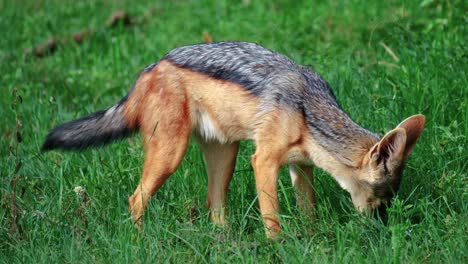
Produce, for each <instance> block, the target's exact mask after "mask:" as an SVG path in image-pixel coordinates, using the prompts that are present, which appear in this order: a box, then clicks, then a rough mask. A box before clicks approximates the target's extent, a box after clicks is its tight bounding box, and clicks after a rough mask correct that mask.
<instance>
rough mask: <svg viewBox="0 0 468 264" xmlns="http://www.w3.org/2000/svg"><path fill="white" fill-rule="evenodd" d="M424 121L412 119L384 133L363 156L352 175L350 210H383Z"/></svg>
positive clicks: (393, 191) (416, 116) (381, 211)
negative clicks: (353, 180)
mask: <svg viewBox="0 0 468 264" xmlns="http://www.w3.org/2000/svg"><path fill="white" fill-rule="evenodd" d="M424 123H425V117H424V116H423V115H414V116H411V117H409V118H407V119H406V120H404V121H403V122H401V123H400V124H399V125H398V126H397V127H396V128H395V129H393V130H391V131H390V132H388V133H387V134H386V135H385V136H384V137H383V138H382V139H381V140H380V141H379V142H377V143H376V144H375V145H374V146H373V147H372V148H371V149H370V150H369V152H367V153H366V154H365V156H364V157H363V160H362V163H361V164H362V165H361V166H360V168H359V169H358V170H357V175H355V176H356V177H355V178H356V179H357V182H356V183H355V188H353V190H351V198H352V200H353V204H354V206H355V207H356V208H357V209H358V210H359V211H372V210H375V209H377V210H379V213H380V214H385V211H386V210H385V209H386V207H387V206H388V204H389V203H390V200H391V199H392V197H393V196H394V194H395V193H396V191H397V190H398V187H399V185H400V180H401V173H402V169H403V164H404V162H405V160H406V159H407V158H408V156H409V154H410V153H411V151H412V150H413V148H414V146H415V145H416V142H417V141H418V139H419V136H420V134H421V132H422V130H423V128H424Z"/></svg>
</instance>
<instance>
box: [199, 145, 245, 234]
mask: <svg viewBox="0 0 468 264" xmlns="http://www.w3.org/2000/svg"><path fill="white" fill-rule="evenodd" d="M199 144H200V147H201V149H202V152H203V155H204V157H205V163H206V168H207V173H208V195H207V198H206V204H205V206H206V207H207V208H209V209H210V218H211V220H212V221H213V222H214V223H215V224H216V225H219V226H225V224H226V212H225V211H226V195H227V192H228V187H229V182H230V181H231V178H232V174H233V173H234V168H235V165H236V157H237V152H238V150H239V142H234V143H225V144H221V143H219V142H216V141H209V142H206V141H202V140H199Z"/></svg>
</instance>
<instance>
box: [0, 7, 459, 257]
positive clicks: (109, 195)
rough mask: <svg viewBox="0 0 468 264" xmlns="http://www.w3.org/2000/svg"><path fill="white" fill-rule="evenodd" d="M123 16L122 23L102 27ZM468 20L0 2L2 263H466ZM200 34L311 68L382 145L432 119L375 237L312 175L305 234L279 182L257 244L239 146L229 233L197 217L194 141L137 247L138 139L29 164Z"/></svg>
mask: <svg viewBox="0 0 468 264" xmlns="http://www.w3.org/2000/svg"><path fill="white" fill-rule="evenodd" d="M118 10H124V11H125V12H126V13H127V14H128V15H129V17H130V22H131V23H129V24H128V25H127V24H125V23H123V22H119V23H117V25H116V26H109V25H108V19H109V17H110V16H111V15H112V14H113V13H114V12H115V11H118ZM466 10H467V9H466V3H465V2H464V1H448V0H447V1H442V0H440V1H437V0H420V1H419V0H414V1H399V0H394V1H357V0H348V1H345V0H333V1H248V0H244V1H156V2H150V1H148V2H144V1H138V2H135V1H1V0H0V32H1V33H2V37H1V38H0V61H1V62H2V63H0V84H1V90H0V91H1V93H0V116H1V118H2V119H1V121H2V122H0V131H1V135H0V136H1V142H0V154H1V155H0V157H1V159H2V160H1V163H0V172H1V175H2V177H1V179H0V222H1V226H0V262H2V263H18V262H21V263H24V262H26V263H29V262H39V263H41V262H50V261H52V262H98V263H110V262H119V263H121V262H130V261H132V262H137V263H146V262H157V263H159V262H180V261H190V262H196V263H199V262H202V263H203V262H262V263H263V262H270V263H271V262H273V263H276V262H286V263H304V262H320V263H322V262H340V263H341V262H377V261H378V262H381V263H400V262H409V263H420V262H423V263H424V262H436V263H437V262H440V263H466V262H467V260H468V256H467V251H468V250H467V247H466V245H467V216H468V215H467V210H466V209H467V208H466V207H467V202H466V201H467V169H468V168H467V161H468V154H467V150H466V141H467V131H468V130H467V128H468V123H467V120H468V111H467V109H468V93H467V91H468V87H467V78H466V72H467V46H466V43H467V36H468V34H467V33H468V32H467V30H466V25H467V22H468V21H467V20H468V17H467V11H466ZM77 32H85V34H84V36H85V37H84V39H83V41H82V42H81V43H76V42H75V41H74V40H73V35H74V34H75V33H77ZM86 32H89V36H87V37H86ZM209 37H211V38H213V40H214V41H221V40H242V41H251V42H256V43H259V44H261V45H263V46H265V47H268V48H270V49H273V50H276V51H278V52H280V53H283V54H285V55H287V56H289V57H291V58H292V59H293V60H295V61H296V62H298V63H302V64H305V65H309V66H310V67H312V68H314V69H315V70H316V71H318V72H319V73H320V74H321V75H322V76H323V77H324V78H325V79H326V80H328V81H329V82H330V84H331V86H332V87H333V89H334V91H335V94H336V95H337V97H338V100H339V102H340V104H341V105H342V107H343V108H344V109H345V110H346V111H347V112H348V113H350V115H351V116H352V117H353V118H354V119H355V120H356V121H357V122H358V123H360V124H362V125H363V126H365V127H368V128H369V129H371V130H373V131H375V132H377V133H380V134H383V133H385V132H386V131H388V130H389V129H392V128H393V127H394V126H395V125H397V124H398V123H399V122H400V121H401V120H403V119H404V118H406V117H408V116H410V115H412V114H415V113H423V114H425V115H426V117H427V125H426V128H425V131H424V133H423V135H422V138H421V139H420V142H419V143H418V145H417V147H416V149H415V151H414V152H413V154H412V156H411V158H410V160H409V161H408V163H407V165H406V169H405V173H404V178H403V182H402V185H401V189H400V191H399V193H398V196H397V197H396V198H395V201H394V203H393V205H392V208H391V209H390V218H389V222H388V223H387V224H386V225H384V224H383V223H381V222H380V221H377V220H374V219H369V218H367V217H364V216H362V215H359V214H357V213H356V212H355V210H354V209H353V208H352V204H351V201H350V198H349V195H348V194H347V193H346V192H345V191H343V190H341V189H340V188H339V186H338V185H337V184H336V183H335V182H334V181H333V179H332V178H331V177H329V176H328V175H327V174H326V173H324V172H322V171H321V170H320V169H316V171H315V175H316V177H315V178H316V184H315V189H316V193H317V200H318V204H317V211H318V219H317V220H315V221H313V220H312V219H310V218H309V217H308V215H307V214H304V213H302V212H299V211H298V210H297V209H296V207H295V200H294V193H293V190H292V188H291V184H290V182H289V176H288V175H287V173H286V171H282V176H281V178H280V203H281V208H282V214H283V217H282V218H283V219H282V224H283V228H284V230H285V241H284V242H282V243H277V242H268V241H266V239H265V237H264V232H263V228H262V223H261V221H259V213H258V209H257V207H258V206H257V203H256V194H255V185H254V177H253V172H252V169H251V166H250V155H251V154H252V153H253V146H252V144H251V143H250V142H244V143H242V145H241V147H242V149H241V151H240V155H239V157H238V162H237V167H236V172H235V175H234V178H233V181H232V182H231V185H230V193H229V198H228V212H229V215H230V224H229V228H228V229H227V230H220V229H218V228H216V227H213V226H212V225H211V223H210V222H209V221H208V212H207V210H206V209H204V208H203V203H204V200H205V196H206V185H207V180H206V176H205V170H204V165H203V160H202V157H201V153H200V151H199V149H198V147H197V146H196V145H192V146H191V147H190V148H189V151H188V153H187V155H186V158H185V160H184V162H183V163H182V165H181V166H180V168H179V169H178V171H177V173H176V174H175V175H173V176H172V177H171V178H170V179H169V180H168V181H167V182H166V184H165V185H164V187H163V188H162V189H161V190H160V191H159V192H158V193H157V194H156V195H155V196H154V197H153V199H152V202H151V205H150V207H149V209H148V211H147V214H146V215H145V219H144V221H145V223H146V225H145V227H144V232H143V233H142V234H141V235H140V234H138V233H137V232H136V231H135V229H134V228H133V225H132V223H131V221H130V215H129V213H128V211H127V206H128V202H127V198H128V195H129V194H131V193H133V190H134V188H135V187H136V185H137V183H138V181H139V177H140V173H141V164H142V158H143V154H142V148H141V137H140V136H135V137H133V138H130V139H128V140H124V141H122V142H119V143H116V144H113V145H110V146H108V147H106V148H100V149H94V150H87V151H83V152H79V153H68V152H50V153H41V152H40V151H39V150H40V146H41V144H42V141H43V139H44V137H45V135H46V134H47V132H48V131H49V130H50V129H51V128H52V127H53V126H55V125H57V124H59V123H61V122H64V121H68V120H71V119H74V118H77V117H80V116H83V115H86V114H89V113H91V112H94V111H96V110H99V109H103V108H106V107H108V106H110V105H112V104H114V103H115V102H117V101H118V100H119V99H120V98H121V97H123V96H124V95H125V94H126V93H127V92H128V90H129V89H130V87H131V86H132V84H133V82H134V80H135V77H136V76H137V74H138V72H139V71H140V70H142V69H143V68H144V67H145V66H147V65H149V64H151V63H153V62H154V61H156V60H158V59H159V58H161V57H162V56H164V54H165V53H166V52H168V51H169V50H171V49H173V48H175V47H178V46H182V45H187V44H193V43H199V42H204V41H206V39H207V38H209ZM48 40H49V41H50V40H52V44H53V45H49V46H43V47H42V48H43V50H42V53H41V52H40V51H41V50H37V48H38V47H39V48H40V46H41V44H43V43H46V42H47V41H48ZM49 44H51V43H49ZM35 48H36V51H35ZM47 50H49V52H44V51H47ZM34 54H36V56H35V55H34ZM38 55H40V57H38ZM77 186H81V187H83V188H84V189H85V195H84V196H82V195H77V193H75V191H74V190H75V188H76V187H77Z"/></svg>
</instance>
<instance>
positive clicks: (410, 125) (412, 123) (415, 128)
mask: <svg viewBox="0 0 468 264" xmlns="http://www.w3.org/2000/svg"><path fill="white" fill-rule="evenodd" d="M425 123H426V117H425V116H424V115H421V114H419V115H414V116H410V117H408V118H407V119H405V120H404V121H403V122H401V123H400V124H399V125H398V126H397V128H403V129H404V130H405V131H406V148H405V153H404V156H403V158H404V159H406V158H408V156H409V154H410V153H411V151H412V150H413V148H414V146H415V145H416V142H418V139H419V136H420V135H421V133H422V131H423V129H424V124H425Z"/></svg>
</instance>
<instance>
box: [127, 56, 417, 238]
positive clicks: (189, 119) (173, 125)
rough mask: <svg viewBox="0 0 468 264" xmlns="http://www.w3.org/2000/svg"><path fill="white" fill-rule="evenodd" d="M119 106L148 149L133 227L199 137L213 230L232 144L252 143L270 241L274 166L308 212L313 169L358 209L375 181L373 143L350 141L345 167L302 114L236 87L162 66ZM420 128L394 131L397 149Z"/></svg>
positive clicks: (274, 220) (221, 217)
mask: <svg viewBox="0 0 468 264" xmlns="http://www.w3.org/2000/svg"><path fill="white" fill-rule="evenodd" d="M124 107H125V116H126V119H127V120H128V122H129V123H130V124H132V125H133V126H136V125H138V126H139V127H140V128H141V130H142V132H143V137H144V144H145V148H146V156H145V164H144V168H143V175H142V179H141V182H140V184H139V186H138V187H137V189H136V190H135V193H134V194H133V195H132V196H131V197H130V198H129V203H130V211H131V212H132V214H133V217H134V219H135V220H137V221H139V220H140V218H141V216H142V214H143V212H144V210H145V208H146V206H147V204H148V201H149V198H150V197H151V196H152V195H153V194H154V193H155V192H156V191H157V190H158V189H159V188H160V187H161V186H162V184H163V183H164V181H165V180H166V179H167V178H168V176H169V175H170V174H172V173H173V172H174V171H175V169H176V168H177V166H178V165H179V163H180V162H181V160H182V158H183V156H184V154H185V151H186V149H187V145H188V141H189V138H190V136H191V135H194V136H195V137H196V138H197V141H198V142H199V144H200V145H201V149H202V151H203V154H204V156H205V161H206V163H207V172H208V196H207V202H206V205H207V206H208V207H209V208H210V210H211V211H210V216H211V219H212V220H213V221H214V222H215V223H217V224H219V225H224V224H225V221H226V220H225V219H226V216H225V200H226V193H227V189H228V185H229V182H230V179H231V177H232V174H233V171H234V167H235V159H236V155H237V151H238V146H239V144H238V142H239V141H240V140H244V139H251V140H253V141H254V143H255V145H256V151H255V154H254V155H253V156H252V166H253V169H254V173H255V180H256V189H257V192H258V200H259V204H260V210H261V214H262V217H263V220H264V223H265V228H266V232H267V236H268V237H275V236H277V235H278V232H279V231H280V223H279V218H278V214H279V213H280V212H279V205H278V193H277V189H278V186H277V184H278V171H279V168H280V166H282V165H284V164H292V166H291V169H290V174H291V179H292V181H293V185H294V186H295V187H296V189H297V197H298V204H299V205H300V206H301V207H302V208H305V209H307V208H309V209H310V208H311V206H313V205H314V204H315V197H314V191H313V188H312V184H313V178H312V172H313V168H312V164H314V165H317V166H319V167H321V168H323V169H325V170H326V171H328V172H329V173H330V174H331V175H333V177H334V178H335V179H336V180H337V181H338V182H339V184H340V185H341V186H342V187H343V188H345V189H346V190H348V191H349V192H350V193H351V196H352V197H353V202H354V204H355V206H356V207H357V208H358V209H360V210H361V209H362V210H363V208H366V207H367V206H368V204H369V203H368V202H369V197H371V196H372V190H371V189H369V187H366V186H367V185H366V184H362V183H363V181H370V180H371V178H369V175H377V174H375V173H374V174H372V169H375V168H371V167H370V166H371V165H370V164H371V162H370V161H371V159H372V155H371V152H372V151H375V150H376V149H378V147H376V146H379V145H378V144H379V142H375V140H373V139H359V140H356V142H350V143H349V148H348V149H351V150H353V152H352V153H351V155H350V157H347V158H348V160H347V161H343V160H341V159H340V158H338V157H336V156H334V155H332V154H331V153H329V152H328V151H327V150H325V149H324V148H323V147H321V146H320V144H318V142H317V141H316V139H314V138H313V137H312V136H311V133H310V132H309V130H308V128H307V126H306V122H305V120H304V116H302V114H301V113H298V112H296V111H294V110H293V109H290V108H288V107H286V106H284V107H280V106H268V107H267V106H264V105H261V103H260V101H259V98H258V97H256V96H254V95H252V94H250V93H249V92H248V91H246V90H245V89H244V88H243V87H241V86H240V85H238V84H235V83H232V82H228V81H223V80H216V79H213V78H210V77H208V76H206V75H203V74H200V73H196V72H193V71H191V70H188V69H185V68H180V67H177V66H175V65H173V64H171V63H170V62H168V61H161V62H159V64H158V65H157V66H156V67H154V68H153V69H152V70H151V71H149V72H145V73H143V75H142V76H140V78H139V80H138V82H137V84H136V87H135V90H134V91H133V92H132V93H131V94H130V96H129V98H128V101H127V102H126V103H125V105H124ZM421 124H422V125H421ZM423 125H424V122H423V121H421V118H418V124H417V125H414V124H412V121H411V120H409V121H405V123H403V124H402V125H401V126H402V128H398V129H399V130H398V131H400V132H398V133H404V134H405V136H406V133H409V134H410V136H409V137H408V138H410V139H411V140H412V141H410V142H408V144H409V146H403V149H407V148H408V147H409V148H412V147H413V146H414V143H415V142H416V140H417V137H419V133H420V132H421V130H422V127H423ZM408 130H409V131H410V132H408ZM401 131H403V132H401ZM405 131H406V132H405ZM405 140H406V138H405ZM399 142H400V141H399ZM377 151H379V150H377ZM402 153H405V154H404V155H405V156H402V155H403V154H400V153H398V155H400V156H401V159H402V160H403V158H406V157H407V154H409V153H407V152H402ZM350 164H352V166H350Z"/></svg>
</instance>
